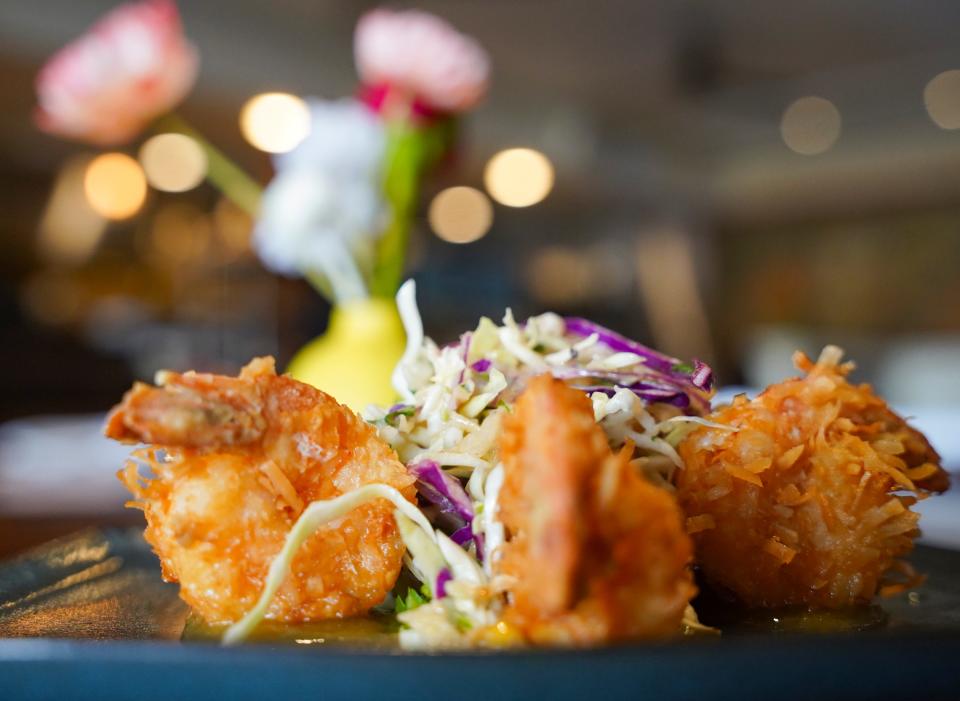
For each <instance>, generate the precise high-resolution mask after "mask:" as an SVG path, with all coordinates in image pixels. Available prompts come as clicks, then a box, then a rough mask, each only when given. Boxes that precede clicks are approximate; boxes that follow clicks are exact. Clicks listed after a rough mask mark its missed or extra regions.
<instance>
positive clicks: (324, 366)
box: [287, 298, 406, 411]
mask: <svg viewBox="0 0 960 701" xmlns="http://www.w3.org/2000/svg"><path fill="white" fill-rule="evenodd" d="M405 343H406V336H405V334H404V332H403V323H402V322H401V321H400V315H399V314H398V312H397V306H396V304H395V303H394V302H393V300H388V299H381V298H373V299H364V300H357V301H354V302H347V303H346V304H340V305H337V306H336V307H334V308H333V311H332V312H331V313H330V324H329V326H328V327H327V331H326V333H324V334H323V335H322V336H320V337H318V338H316V339H314V340H313V341H310V343H308V344H307V345H305V346H304V347H303V348H301V349H300V350H299V351H298V352H297V354H296V355H295V356H294V357H293V360H291V361H290V365H289V366H288V367H287V372H288V373H289V374H290V375H292V376H293V377H294V378H296V379H298V380H300V381H301V382H306V383H307V384H311V385H313V386H314V387H318V388H320V389H322V390H323V391H324V392H326V393H327V394H330V395H333V396H334V397H336V399H337V401H339V402H340V403H342V404H346V405H347V406H349V407H350V408H351V409H353V410H354V411H360V410H361V409H363V408H364V407H365V406H367V405H368V404H381V405H384V406H389V405H390V404H393V402H394V400H395V399H396V392H394V390H393V386H392V385H391V384H390V375H391V374H392V373H393V368H394V367H395V366H396V364H397V362H398V361H399V360H400V356H402V355H403V350H404V345H405Z"/></svg>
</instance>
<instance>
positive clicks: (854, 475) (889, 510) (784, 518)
mask: <svg viewBox="0 0 960 701" xmlns="http://www.w3.org/2000/svg"><path fill="white" fill-rule="evenodd" d="M841 357H842V351H841V350H840V349H839V348H836V347H834V346H828V347H827V348H825V349H824V351H823V353H822V354H821V356H820V359H819V360H818V361H817V363H815V364H814V363H812V362H811V361H810V360H809V359H808V358H807V357H806V356H805V355H803V354H802V353H797V354H796V356H795V357H794V361H795V363H796V365H797V367H798V368H799V369H800V370H802V371H804V372H806V377H803V378H798V379H792V380H787V381H786V382H781V383H779V384H776V385H772V386H771V387H769V388H767V390H766V391H765V392H763V393H762V394H761V395H759V396H758V397H757V398H756V399H754V400H753V401H747V400H746V398H744V397H739V398H737V399H736V400H735V401H734V402H733V404H732V405H731V406H729V407H726V408H723V409H720V410H718V411H716V412H714V413H713V414H712V415H711V416H709V417H708V418H709V420H710V421H711V422H713V423H716V424H722V425H723V426H726V427H729V429H733V430H724V429H723V428H718V427H703V428H699V429H697V430H696V431H694V432H692V433H691V434H690V435H689V436H688V437H687V438H686V439H685V440H684V441H683V442H682V443H681V445H680V448H679V452H680V455H681V457H682V458H683V461H684V463H685V468H684V469H683V470H679V471H678V473H677V490H678V491H677V494H678V498H679V499H680V503H681V506H682V507H683V508H684V510H685V511H686V514H687V526H688V531H689V532H691V533H692V534H693V539H694V541H695V545H696V551H697V562H698V564H699V566H700V567H701V568H702V570H703V572H704V574H705V576H706V579H707V580H708V581H709V582H710V583H712V584H713V585H714V586H716V587H718V588H719V589H721V590H726V591H728V592H731V593H733V594H734V595H735V596H736V597H738V598H739V599H740V600H741V601H742V602H743V603H745V604H747V605H750V606H765V607H766V606H769V607H775V606H784V605H806V606H809V607H812V608H813V607H816V608H834V607H841V606H845V605H850V604H855V603H862V602H867V601H869V600H870V599H872V598H873V597H874V595H876V594H877V593H878V591H880V590H881V588H882V587H883V586H884V585H885V583H886V581H887V580H886V578H887V577H888V576H889V575H890V574H893V573H894V572H895V571H896V569H897V567H898V566H900V565H899V564H898V560H897V558H899V557H901V556H903V555H905V554H906V553H908V552H909V551H910V550H911V549H912V547H913V540H914V538H915V537H916V536H917V534H918V530H917V521H918V520H919V518H920V517H919V515H918V514H916V513H914V512H912V511H911V510H910V506H911V505H912V504H914V503H915V502H916V500H917V498H923V497H924V496H925V495H926V494H927V493H929V492H940V491H943V490H944V489H946V488H947V486H948V477H947V474H946V473H945V472H944V471H943V469H942V468H941V467H940V464H939V456H938V455H937V454H936V452H935V451H934V450H933V448H931V446H930V444H929V443H928V442H927V441H926V439H925V438H924V437H923V436H922V435H921V434H920V433H919V432H918V431H916V430H914V429H913V428H911V427H910V426H908V425H907V424H906V422H904V420H903V419H901V418H900V417H899V416H897V415H896V414H895V413H894V412H892V411H891V410H890V408H889V407H888V406H887V404H886V403H885V402H884V401H883V400H882V399H881V398H879V397H878V396H877V395H875V394H874V393H873V391H872V389H871V388H870V386H869V385H865V384H863V385H852V384H850V383H849V382H848V381H847V379H846V377H847V375H848V374H849V372H850V371H851V370H852V369H853V365H852V364H851V363H844V364H840V359H841Z"/></svg>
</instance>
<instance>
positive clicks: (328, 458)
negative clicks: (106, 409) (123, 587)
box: [105, 358, 414, 623]
mask: <svg viewBox="0 0 960 701" xmlns="http://www.w3.org/2000/svg"><path fill="white" fill-rule="evenodd" d="M159 380H160V381H161V383H162V387H151V386H149V385H145V384H138V385H136V386H134V388H133V389H132V390H131V391H130V392H128V393H127V395H126V396H125V397H124V399H123V401H122V403H121V404H120V405H119V406H117V407H116V408H115V409H114V410H113V412H112V413H111V415H110V417H109V418H108V420H107V426H106V429H105V433H106V435H107V436H109V437H111V438H115V439H117V440H122V441H125V442H143V443H147V444H150V447H149V448H146V449H142V450H140V451H138V453H135V458H138V459H139V460H140V461H142V462H145V463H147V464H148V465H149V467H150V470H151V473H152V474H151V475H149V476H147V477H146V478H144V477H141V476H139V475H138V465H137V463H136V462H135V461H131V462H130V463H129V464H128V466H127V467H126V468H125V469H124V470H123V471H121V473H120V478H121V480H122V481H123V482H124V483H125V484H126V485H127V486H128V487H129V488H130V490H131V491H132V492H133V494H134V496H135V497H136V500H135V501H133V502H131V503H130V505H131V506H135V507H137V508H141V509H143V511H144V514H145V515H146V518H147V529H146V533H145V537H146V539H147V541H149V542H150V544H151V545H152V546H153V548H154V550H155V551H156V553H157V555H158V556H159V557H160V560H161V563H162V565H163V573H164V577H165V578H166V579H167V580H169V581H174V582H180V595H181V597H182V598H183V599H184V600H185V601H186V602H187V603H188V604H190V605H191V606H192V607H193V609H194V610H195V611H196V612H198V613H199V614H200V615H201V616H202V617H203V618H204V620H206V621H207V622H208V623H228V622H235V621H237V620H239V619H240V618H242V617H243V615H244V614H245V613H246V612H247V611H248V610H249V609H250V608H251V607H252V606H253V605H254V603H255V602H256V601H257V598H258V597H259V595H260V592H261V590H262V589H263V585H264V580H265V578H266V575H267V570H268V568H269V566H270V563H271V561H272V560H273V558H274V556H275V555H276V554H277V553H278V552H279V551H280V549H281V547H282V545H283V543H284V539H285V538H286V536H287V533H288V532H289V531H290V529H291V527H292V525H293V523H294V522H295V521H296V520H297V517H298V516H299V515H300V513H301V512H302V511H303V509H304V508H305V506H306V505H307V504H309V503H311V502H312V501H315V500H318V499H332V498H334V497H337V496H340V495H342V494H345V493H347V492H351V491H353V490H355V489H357V488H359V487H362V486H363V485H366V484H372V483H383V484H387V485H390V486H392V487H394V488H396V489H398V490H399V491H400V492H401V493H402V494H403V496H404V497H405V498H407V499H409V500H410V501H413V498H414V489H413V485H412V483H413V478H412V477H411V476H410V475H408V474H407V471H406V469H405V468H404V466H403V465H402V464H401V463H400V461H399V460H398V459H397V456H396V453H395V452H394V451H393V450H392V449H390V448H389V447H388V446H387V445H386V444H385V443H384V442H383V441H382V440H381V439H380V438H378V437H377V435H376V431H375V430H374V429H373V427H371V426H369V425H368V424H366V423H365V422H364V421H362V420H361V419H360V418H359V417H358V416H356V415H355V414H354V413H353V412H351V411H350V410H349V409H347V408H346V407H343V406H341V405H339V404H338V403H337V402H336V401H335V400H334V399H333V398H332V397H330V396H328V395H326V394H324V393H323V392H321V391H319V390H317V389H314V388H313V387H310V386H308V385H305V384H302V383H300V382H296V381H295V380H292V379H290V378H288V377H283V376H278V375H277V374H276V373H275V371H274V365H273V360H272V359H268V358H262V359H257V360H254V361H253V362H251V363H250V364H249V365H248V366H247V367H246V368H245V369H244V370H243V372H242V373H241V374H240V376H239V377H224V376H220V375H208V374H198V373H185V374H182V375H180V374H176V373H164V374H163V375H162V376H161V377H160V378H159ZM157 449H162V452H160V451H158V450H157ZM393 510H394V506H393V505H392V504H390V503H389V502H387V501H386V500H384V499H380V500H377V501H375V502H372V503H368V504H364V505H362V506H359V507H357V508H356V509H355V510H353V511H351V512H350V513H348V514H347V515H345V516H343V517H342V518H340V519H338V520H337V521H336V522H334V523H331V524H329V525H327V526H324V527H322V528H320V529H319V530H318V531H317V532H316V533H315V534H313V535H312V536H310V538H309V539H308V540H307V541H306V542H305V543H304V544H303V546H302V547H301V548H300V549H299V550H298V552H297V555H296V557H295V558H294V560H293V564H292V567H291V573H290V576H288V577H286V579H285V580H284V583H283V585H282V586H281V588H280V589H279V591H278V592H277V595H276V597H275V598H274V599H273V600H272V602H271V604H270V608H269V610H268V612H267V618H271V619H275V620H278V621H283V622H288V623H295V622H301V621H309V620H317V619H324V618H331V617H341V616H351V615H356V614H362V613H365V612H366V611H367V610H369V609H370V607H372V606H374V605H376V604H378V603H380V602H381V601H383V599H384V598H385V597H386V595H387V593H388V592H389V591H390V590H391V588H392V587H393V585H394V583H395V582H396V579H397V576H398V575H399V572H400V568H401V565H402V559H403V553H404V546H403V543H402V541H401V539H400V537H399V534H398V532H397V527H396V523H395V521H394V518H393Z"/></svg>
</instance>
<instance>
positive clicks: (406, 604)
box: [394, 584, 430, 613]
mask: <svg viewBox="0 0 960 701" xmlns="http://www.w3.org/2000/svg"><path fill="white" fill-rule="evenodd" d="M421 592H422V593H421ZM428 601H430V590H429V589H428V588H427V585H426V584H424V585H423V586H422V587H420V591H419V592H418V591H417V590H416V589H407V595H406V596H405V597H403V596H398V597H397V600H396V604H395V606H394V610H395V611H396V612H397V613H403V612H404V611H412V610H413V609H415V608H417V607H419V606H423V605H424V604H425V603H427V602H428Z"/></svg>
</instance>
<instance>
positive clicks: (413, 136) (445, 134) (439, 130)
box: [370, 109, 454, 298]
mask: <svg viewBox="0 0 960 701" xmlns="http://www.w3.org/2000/svg"><path fill="white" fill-rule="evenodd" d="M453 127H454V123H453V120H451V119H445V120H442V121H440V122H437V123H434V124H432V125H429V126H424V125H422V124H418V123H416V122H415V121H414V120H413V118H412V116H411V113H410V110H409V109H406V110H398V112H397V116H395V117H393V118H391V119H390V120H389V121H388V125H387V155H386V166H385V173H384V194H385V196H386V199H387V202H388V203H389V204H390V208H391V220H390V224H389V225H388V227H387V230H386V232H384V235H383V238H382V239H381V240H380V244H379V246H378V248H377V255H376V260H375V262H374V266H373V273H372V275H371V279H370V293H371V294H372V295H373V296H377V297H390V298H392V297H393V296H394V295H395V294H396V292H397V290H398V289H399V287H400V283H401V282H402V281H403V275H404V263H405V260H406V252H407V244H408V242H409V239H410V230H411V229H412V227H413V219H414V216H415V215H416V212H417V204H418V201H419V196H420V185H421V181H422V179H423V176H424V174H425V173H426V172H427V171H428V170H429V169H430V168H431V167H432V166H433V165H434V164H435V163H436V162H437V161H438V160H440V157H441V156H443V154H444V153H445V152H446V151H447V149H449V148H450V145H451V143H452V141H453V136H454V129H453Z"/></svg>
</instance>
